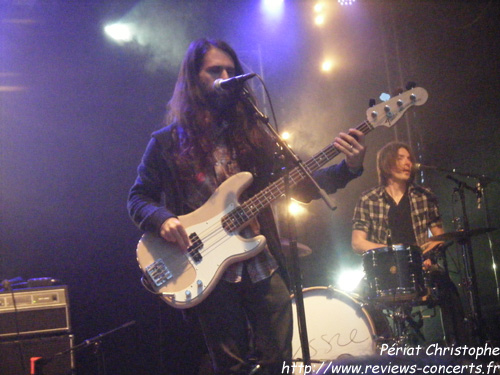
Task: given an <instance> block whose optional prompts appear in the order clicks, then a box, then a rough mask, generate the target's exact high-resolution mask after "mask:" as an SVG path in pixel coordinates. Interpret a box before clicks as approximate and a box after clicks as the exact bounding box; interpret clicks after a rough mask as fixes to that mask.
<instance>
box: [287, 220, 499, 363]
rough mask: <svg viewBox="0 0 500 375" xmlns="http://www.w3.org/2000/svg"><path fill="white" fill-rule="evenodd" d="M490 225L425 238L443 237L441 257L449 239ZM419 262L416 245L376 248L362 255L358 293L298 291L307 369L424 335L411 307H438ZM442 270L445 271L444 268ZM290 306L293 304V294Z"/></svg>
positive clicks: (296, 346) (296, 354) (296, 351)
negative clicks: (361, 285)
mask: <svg viewBox="0 0 500 375" xmlns="http://www.w3.org/2000/svg"><path fill="white" fill-rule="evenodd" d="M495 229H496V228H479V229H475V230H470V231H467V232H466V231H456V232H449V233H444V234H441V235H438V236H434V237H431V238H430V239H429V240H430V241H448V243H447V244H446V246H442V247H441V248H440V249H438V250H437V251H438V252H439V254H438V256H439V257H443V258H445V253H444V252H445V250H446V248H447V247H448V246H449V245H451V244H452V243H453V242H454V241H456V242H457V243H459V244H460V243H461V242H463V241H465V240H469V239H470V238H471V237H473V236H478V235H481V234H484V233H487V232H490V231H493V230H495ZM285 245H286V244H285ZM284 248H285V249H286V246H284ZM298 248H299V249H302V250H301V253H300V254H301V256H307V255H309V254H310V253H311V252H312V251H311V250H310V248H309V247H307V246H306V245H302V244H298ZM422 261H423V255H422V250H421V249H420V248H419V247H418V246H414V245H404V244H398V245H392V246H387V247H380V248H376V249H373V250H369V251H367V252H366V253H364V254H363V268H364V272H365V280H366V283H365V288H364V289H365V290H364V291H363V293H361V294H363V296H360V295H358V294H354V293H347V292H344V291H341V290H338V289H335V288H333V287H311V288H306V289H303V290H302V293H303V297H304V306H305V311H306V313H307V314H306V322H307V335H308V340H309V350H310V355H311V364H312V366H313V369H314V366H319V364H321V363H323V362H325V361H333V360H336V359H340V358H342V357H345V356H353V357H354V356H367V355H374V354H377V353H378V348H379V347H380V346H381V345H382V344H384V343H387V344H389V345H392V344H395V345H398V346H405V345H412V343H413V341H412V340H414V336H417V337H419V338H422V339H424V338H423V335H422V334H421V332H420V328H422V326H423V320H422V319H419V321H415V320H414V317H415V314H412V309H413V308H415V307H420V306H425V307H434V306H435V305H438V304H439V300H440V291H439V288H438V287H436V285H433V283H432V282H431V279H430V277H429V275H428V272H426V271H424V270H423V268H422ZM445 272H446V273H447V272H448V270H447V267H445ZM292 304H293V305H294V307H295V300H294V299H293V296H292ZM293 311H294V336H293V341H292V349H293V358H298V359H297V360H296V361H297V362H300V361H301V359H300V354H301V341H300V339H299V335H298V327H297V313H296V309H295V308H294V309H293ZM391 323H392V324H391Z"/></svg>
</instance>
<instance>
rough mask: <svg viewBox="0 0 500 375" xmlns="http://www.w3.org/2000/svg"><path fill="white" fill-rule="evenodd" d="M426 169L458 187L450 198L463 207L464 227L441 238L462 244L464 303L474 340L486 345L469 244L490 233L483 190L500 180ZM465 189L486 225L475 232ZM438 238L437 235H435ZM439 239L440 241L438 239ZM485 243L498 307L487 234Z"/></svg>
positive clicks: (499, 300) (499, 292)
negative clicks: (472, 182) (470, 180)
mask: <svg viewBox="0 0 500 375" xmlns="http://www.w3.org/2000/svg"><path fill="white" fill-rule="evenodd" d="M427 169H433V170H436V171H438V172H445V173H448V174H447V175H446V178H447V179H449V180H451V181H453V182H455V183H456V184H457V187H455V188H454V189H453V194H452V196H453V197H454V196H455V195H458V197H459V201H460V204H461V208H462V221H463V226H462V228H461V229H463V230H459V231H457V232H454V233H453V232H452V233H453V234H444V235H441V239H444V238H446V239H452V240H457V242H458V243H459V244H460V245H461V247H462V258H463V262H464V266H465V277H466V279H467V281H468V286H467V288H466V289H465V292H466V293H465V294H466V297H467V302H468V304H469V308H470V311H471V312H470V321H471V322H472V323H473V325H474V330H475V331H476V332H475V334H476V336H477V338H478V339H479V341H480V343H483V342H485V339H486V338H485V337H484V330H483V327H482V325H483V322H482V313H481V306H480V301H479V290H478V287H477V282H476V271H475V266H474V259H473V253H472V245H471V241H470V239H471V237H473V236H477V235H479V234H483V233H489V232H491V231H492V230H494V228H492V225H491V223H492V221H491V216H490V212H489V208H488V203H487V194H486V193H485V188H486V187H487V186H488V185H489V184H490V183H492V182H496V183H497V184H498V183H500V180H499V179H498V178H491V177H489V176H486V175H484V174H476V173H468V172H467V173H464V172H459V171H457V170H456V169H455V168H452V169H446V168H439V167H434V166H431V167H429V166H427ZM452 175H455V176H463V177H467V178H473V179H475V180H476V181H477V183H476V185H475V187H472V186H469V185H468V184H467V183H465V182H464V181H460V180H458V179H456V178H455V177H453V176H452ZM465 189H467V190H469V191H471V192H473V193H474V194H475V195H476V200H477V209H478V210H479V209H480V208H481V204H483V205H484V212H485V216H486V225H487V228H479V229H474V230H471V229H470V227H469V219H468V217H467V210H466V204H465ZM435 237H438V238H439V236H435ZM441 239H439V240H441ZM431 240H436V239H435V238H431ZM488 241H489V251H490V255H491V261H492V266H493V270H494V277H495V285H496V297H497V303H498V304H500V283H499V278H498V271H497V268H496V267H495V265H496V264H497V263H498V262H497V261H495V252H494V250H493V242H492V240H491V237H490V235H489V234H488Z"/></svg>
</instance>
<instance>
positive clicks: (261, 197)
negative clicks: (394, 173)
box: [222, 121, 373, 232]
mask: <svg viewBox="0 0 500 375" xmlns="http://www.w3.org/2000/svg"><path fill="white" fill-rule="evenodd" d="M356 129H357V130H359V131H361V132H363V133H364V134H368V133H369V132H370V131H371V130H373V126H372V125H371V124H370V123H369V122H368V121H364V122H363V123H361V124H360V125H358V126H357V127H356ZM339 154H340V151H339V150H337V148H336V147H335V146H334V145H333V143H332V144H330V145H328V146H327V147H325V148H324V149H323V150H321V151H320V152H318V153H317V154H316V155H314V156H313V157H312V158H311V159H309V160H308V161H306V162H305V163H304V167H305V169H306V170H307V171H308V172H309V173H310V174H312V173H314V172H315V171H317V170H318V169H320V168H321V167H323V166H324V165H325V164H326V163H328V162H329V161H330V160H333V159H334V158H335V157H336V156H337V155H339ZM304 178H306V174H305V173H304V171H302V169H301V168H300V167H295V168H293V169H292V170H291V171H290V172H289V175H288V184H289V186H290V187H293V186H295V185H297V184H298V183H299V182H300V181H302V180H303V179H304ZM284 195H285V178H284V177H280V178H279V179H277V180H276V181H274V182H273V183H271V184H270V185H269V186H268V187H266V188H265V189H263V190H261V191H260V192H259V193H257V194H255V195H254V196H253V197H251V198H249V199H247V200H246V201H245V202H243V203H242V204H241V205H240V206H238V207H237V208H235V209H234V210H232V211H231V212H229V213H227V214H226V215H224V217H223V218H222V226H223V227H224V229H226V230H227V231H229V232H233V231H236V230H238V229H240V228H241V227H243V226H244V225H246V224H247V223H248V222H249V221H250V220H252V219H253V218H254V217H255V216H257V215H258V214H259V213H260V212H261V211H262V210H263V209H264V208H266V207H268V206H269V205H271V204H272V203H273V202H275V201H276V200H277V199H279V198H281V197H283V196H284Z"/></svg>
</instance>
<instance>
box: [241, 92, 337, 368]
mask: <svg viewBox="0 0 500 375" xmlns="http://www.w3.org/2000/svg"><path fill="white" fill-rule="evenodd" d="M241 94H242V98H243V99H245V100H246V102H247V103H248V104H250V106H251V107H252V108H253V110H254V114H255V116H256V118H257V119H258V120H260V121H261V122H262V123H263V124H264V125H265V127H266V129H267V130H269V132H270V133H271V135H272V136H273V138H274V140H275V142H276V143H277V144H278V145H279V146H280V148H281V151H282V152H284V154H286V156H288V157H290V159H291V160H292V161H293V163H294V164H295V165H296V166H298V167H299V168H300V170H301V172H302V173H304V175H305V176H306V177H307V178H308V179H309V180H310V181H311V182H312V183H313V185H314V186H315V187H316V189H317V190H318V192H319V194H320V196H321V198H322V199H323V201H324V202H325V203H326V205H327V206H328V207H329V208H330V209H331V210H335V209H336V207H335V206H334V205H333V204H332V203H331V202H330V198H329V197H328V195H327V194H326V192H325V191H324V190H323V189H321V187H320V186H319V185H318V183H317V182H316V180H314V178H313V177H312V176H311V174H310V172H309V171H308V169H307V168H306V167H305V166H304V164H303V163H302V161H301V160H300V159H299V157H298V156H297V155H296V154H295V152H294V151H293V150H292V149H291V148H290V147H289V146H288V144H286V142H284V141H283V139H282V138H281V136H280V135H279V134H278V132H277V131H276V130H275V129H274V128H273V127H272V126H271V124H270V122H269V118H268V117H267V116H266V115H264V114H263V113H262V112H261V111H260V110H259V108H258V107H257V106H256V105H255V103H254V102H253V100H252V98H251V96H250V94H249V92H248V91H247V90H246V89H243V90H242V91H241ZM289 180H290V178H289V172H288V169H287V171H286V173H285V176H284V181H285V200H286V201H287V203H288V202H289V201H290V199H291V197H290V194H289ZM286 217H287V224H288V235H289V246H290V254H291V260H292V280H293V287H294V290H293V291H294V296H295V307H296V309H297V324H298V329H299V336H300V344H301V348H302V361H303V363H304V366H310V365H311V354H310V351H309V340H308V338H307V326H306V319H305V309H304V296H303V293H302V274H301V271H300V265H299V257H298V249H297V233H296V226H295V220H294V219H293V217H292V215H291V214H290V213H288V214H287V215H286Z"/></svg>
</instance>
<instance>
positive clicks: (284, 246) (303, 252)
mask: <svg viewBox="0 0 500 375" xmlns="http://www.w3.org/2000/svg"><path fill="white" fill-rule="evenodd" d="M280 243H281V250H283V253H284V254H285V255H286V256H291V252H290V241H289V240H288V239H287V238H280ZM297 253H298V254H297V255H298V256H299V258H303V257H306V256H308V255H311V254H312V249H311V248H310V247H309V246H307V245H304V244H303V243H300V242H297Z"/></svg>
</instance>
